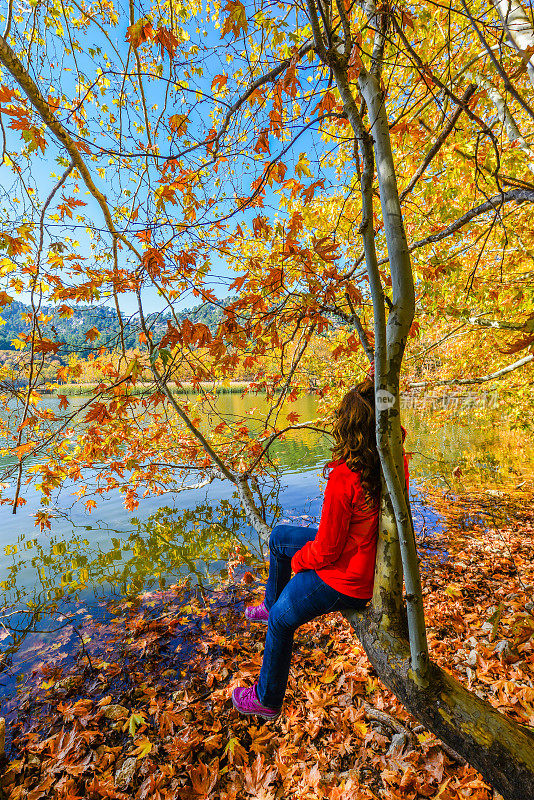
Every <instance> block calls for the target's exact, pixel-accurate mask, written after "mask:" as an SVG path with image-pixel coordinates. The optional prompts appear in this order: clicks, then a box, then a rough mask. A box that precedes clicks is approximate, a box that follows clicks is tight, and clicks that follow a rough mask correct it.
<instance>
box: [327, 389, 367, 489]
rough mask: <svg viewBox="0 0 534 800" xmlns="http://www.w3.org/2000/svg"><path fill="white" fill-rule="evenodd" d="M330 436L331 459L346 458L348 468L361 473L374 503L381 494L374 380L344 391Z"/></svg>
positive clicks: (365, 487)
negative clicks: (332, 439)
mask: <svg viewBox="0 0 534 800" xmlns="http://www.w3.org/2000/svg"><path fill="white" fill-rule="evenodd" d="M333 436H334V446H333V448H332V458H333V460H334V461H345V463H346V464H347V467H348V468H349V469H351V470H353V471H354V472H359V473H360V476H361V477H360V480H361V484H362V488H363V490H364V492H365V494H366V495H367V498H368V500H370V501H372V502H374V501H375V500H377V498H378V496H379V494H380V458H379V456H378V450H377V449H376V433H375V387H374V382H373V380H371V379H369V378H365V380H363V381H362V382H361V383H358V384H357V385H356V386H354V387H353V388H352V389H351V390H350V391H349V392H347V394H346V395H345V397H344V398H343V399H342V401H341V403H340V404H339V408H338V409H337V411H336V412H335V415H334V426H333ZM325 469H326V468H325Z"/></svg>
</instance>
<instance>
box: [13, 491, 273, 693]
mask: <svg viewBox="0 0 534 800" xmlns="http://www.w3.org/2000/svg"><path fill="white" fill-rule="evenodd" d="M130 522H131V525H132V528H131V529H130V530H129V531H126V532H124V531H119V530H113V529H108V530H107V537H102V538H99V539H98V540H97V541H95V539H94V538H92V537H89V536H87V535H86V534H87V532H86V531H83V532H81V531H75V532H73V535H72V536H71V537H69V538H64V539H62V540H54V539H51V540H46V539H41V540H37V539H34V540H33V541H32V542H26V543H25V544H26V545H29V546H26V547H22V548H21V549H20V550H19V551H18V552H17V554H16V555H17V557H16V558H12V560H11V564H10V569H9V574H8V577H7V579H6V580H5V581H3V582H2V584H1V587H2V595H1V601H0V602H1V605H2V606H3V610H4V616H3V626H4V627H3V632H2V634H1V636H2V638H3V640H4V641H3V645H4V653H3V662H2V664H1V666H3V668H4V672H3V675H2V679H3V681H2V682H3V685H4V691H6V690H9V689H11V688H12V687H13V685H14V682H15V681H16V677H17V675H18V674H20V673H21V672H23V671H25V670H27V668H28V665H29V664H30V663H32V661H33V660H34V659H35V658H36V657H37V655H38V653H39V650H40V648H41V647H42V646H44V645H45V644H47V645H50V639H51V637H54V641H57V643H58V649H60V650H62V651H63V652H64V653H65V657H66V656H67V654H68V653H69V652H70V651H71V650H72V648H73V646H74V645H75V644H76V640H77V633H76V628H77V623H78V622H80V621H81V620H80V614H81V615H82V617H84V616H85V617H87V616H95V617H98V616H99V615H100V614H102V613H103V611H102V609H103V608H104V607H105V606H104V604H103V603H102V601H103V600H104V599H105V598H107V597H109V596H110V595H118V596H121V597H130V596H131V597H132V598H133V597H135V596H136V595H138V594H139V593H141V592H143V591H147V590H150V589H152V588H158V589H163V588H165V587H167V586H169V585H171V584H174V583H176V582H178V581H179V580H180V578H185V577H187V578H188V579H189V580H190V582H191V583H192V584H196V585H198V586H199V587H200V588H204V587H206V586H208V585H210V584H214V583H216V582H217V581H219V580H220V578H221V577H222V576H226V575H227V573H228V569H229V568H230V569H231V568H232V567H233V566H235V565H236V564H239V565H241V568H244V567H245V566H252V565H253V563H257V562H259V561H263V551H262V546H263V544H262V542H261V540H259V539H258V537H257V535H255V533H254V532H253V531H252V530H251V528H250V527H249V526H248V525H247V522H246V519H245V518H244V515H243V512H242V511H241V510H240V509H239V508H238V506H237V505H236V504H235V503H233V502H231V501H229V500H223V501H222V502H220V503H218V504H214V505H212V504H210V503H208V502H205V503H201V504H199V505H198V506H196V507H195V508H191V509H187V510H185V511H181V512H178V511H176V510H175V509H172V508H160V509H159V510H158V511H157V512H156V513H155V514H152V515H151V516H150V517H148V519H146V520H143V521H140V520H138V519H135V518H134V519H132V520H131V521H130ZM27 570H31V571H33V573H34V574H35V576H36V580H35V582H34V584H33V586H32V585H27V586H26V587H24V586H22V585H21V582H20V581H19V576H20V575H21V574H22V573H23V572H25V571H27ZM78 644H79V643H78Z"/></svg>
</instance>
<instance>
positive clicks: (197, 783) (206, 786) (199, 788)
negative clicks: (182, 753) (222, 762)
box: [187, 758, 219, 797]
mask: <svg viewBox="0 0 534 800" xmlns="http://www.w3.org/2000/svg"><path fill="white" fill-rule="evenodd" d="M187 771H188V772H189V777H190V778H191V783H192V785H193V790H194V791H195V792H196V793H197V794H198V795H201V796H204V797H206V796H207V795H209V793H210V792H211V791H212V789H213V787H214V786H215V784H216V783H217V778H218V775H219V760H218V759H217V758H216V759H214V760H213V761H212V763H211V764H209V765H207V764H204V762H203V761H199V763H198V766H196V767H195V766H192V765H191V766H189V767H187Z"/></svg>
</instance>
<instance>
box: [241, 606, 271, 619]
mask: <svg viewBox="0 0 534 800" xmlns="http://www.w3.org/2000/svg"><path fill="white" fill-rule="evenodd" d="M245 617H246V619H248V620H250V622H264V623H265V624H267V622H268V621H269V612H268V611H267V609H266V608H265V603H264V602H261V603H260V604H259V606H247V607H246V608H245Z"/></svg>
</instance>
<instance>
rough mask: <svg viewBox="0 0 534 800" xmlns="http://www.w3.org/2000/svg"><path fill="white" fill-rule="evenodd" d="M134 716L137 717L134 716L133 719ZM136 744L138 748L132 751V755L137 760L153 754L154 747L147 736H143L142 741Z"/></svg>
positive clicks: (138, 740)
mask: <svg viewBox="0 0 534 800" xmlns="http://www.w3.org/2000/svg"><path fill="white" fill-rule="evenodd" d="M134 716H137V715H135V714H132V717H134ZM130 719H131V718H130ZM143 722H144V720H143ZM135 744H136V745H137V747H136V748H135V750H133V751H132V753H133V755H134V756H136V757H137V758H144V757H145V756H148V755H149V753H151V752H152V747H153V745H152V742H151V741H150V740H149V739H147V737H146V736H141V738H140V739H137V741H136V742H135Z"/></svg>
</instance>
